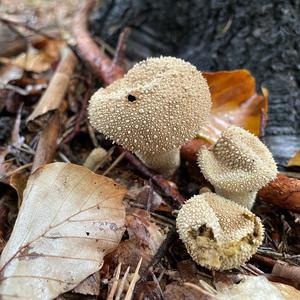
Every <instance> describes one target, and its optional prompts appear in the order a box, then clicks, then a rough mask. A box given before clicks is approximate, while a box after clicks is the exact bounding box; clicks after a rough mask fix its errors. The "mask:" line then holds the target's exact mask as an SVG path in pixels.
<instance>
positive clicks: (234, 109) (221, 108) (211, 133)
mask: <svg viewBox="0 0 300 300" xmlns="http://www.w3.org/2000/svg"><path fill="white" fill-rule="evenodd" d="M203 75H204V77H205V78H206V80H207V83H208V85H209V89H210V92H211V96H212V102H213V105H212V111H211V114H210V117H209V122H208V124H207V125H206V126H205V127H204V128H203V129H202V130H201V131H200V133H199V137H201V138H204V139H205V140H207V141H209V142H210V143H214V142H216V140H217V139H218V138H219V137H220V135H221V132H222V131H223V130H224V129H226V128H227V127H228V126H230V125H231V124H235V125H237V126H240V127H243V128H245V129H247V130H249V131H251V132H252V133H253V134H255V135H259V134H260V127H261V119H262V114H263V116H264V118H266V113H267V90H266V89H264V90H263V91H264V95H258V94H257V93H256V86H255V78H254V77H253V76H251V74H250V72H249V71H247V70H234V71H220V72H214V73H203Z"/></svg>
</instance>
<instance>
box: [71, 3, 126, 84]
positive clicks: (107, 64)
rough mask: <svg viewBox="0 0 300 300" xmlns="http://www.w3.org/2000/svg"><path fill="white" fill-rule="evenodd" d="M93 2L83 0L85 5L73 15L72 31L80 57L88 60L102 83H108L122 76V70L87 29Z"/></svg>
mask: <svg viewBox="0 0 300 300" xmlns="http://www.w3.org/2000/svg"><path fill="white" fill-rule="evenodd" d="M95 4H96V1H95V0H87V1H85V5H84V6H83V8H82V9H81V10H80V11H79V12H78V13H77V15H76V16H75V19H74V24H73V32H74V36H75V38H76V42H77V47H78V49H79V51H80V54H81V56H82V58H83V59H84V60H85V61H87V62H88V64H89V65H90V66H91V68H92V70H93V71H94V72H95V74H96V75H97V76H98V77H99V78H100V79H101V80H102V81H103V83H104V84H105V85H109V84H110V83H112V82H114V81H115V80H116V79H119V78H122V77H123V75H124V70H123V68H121V67H119V66H117V65H116V64H113V62H112V60H111V59H110V58H109V57H108V56H107V55H106V54H105V53H104V52H103V51H102V50H100V49H99V47H98V46H97V44H96V43H95V41H94V40H93V39H92V37H91V35H90V33H89V31H88V17H89V15H90V13H91V11H92V9H93V8H94V6H95Z"/></svg>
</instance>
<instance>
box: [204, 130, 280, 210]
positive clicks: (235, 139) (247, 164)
mask: <svg viewBox="0 0 300 300" xmlns="http://www.w3.org/2000/svg"><path fill="white" fill-rule="evenodd" d="M198 164H199V167H200V169H201V171H202V173H203V175H204V177H205V178H206V179H207V180H208V181H209V182H210V183H211V184H212V185H213V186H214V188H215V191H216V193H217V194H219V195H221V196H223V197H225V198H228V199H230V200H232V201H235V202H237V203H238V204H240V205H243V206H245V207H247V208H248V209H251V208H252V206H253V203H254V201H255V198H256V194H257V192H258V190H259V189H261V188H262V187H263V186H265V185H266V184H268V183H269V182H270V181H272V180H273V179H275V178H276V175H277V167H276V163H275V161H274V159H273V156H272V154H271V152H270V151H269V150H268V148H267V147H266V146H265V145H264V144H263V143H262V142H261V141H260V140H259V139H258V138H257V137H256V136H254V135H253V134H252V133H250V132H248V131H247V130H245V129H242V128H240V127H237V126H230V127H228V128H227V129H226V130H224V131H223V133H222V136H221V137H220V139H219V140H218V141H217V142H216V144H215V145H214V146H213V147H212V149H211V150H208V149H202V150H200V151H199V153H198Z"/></svg>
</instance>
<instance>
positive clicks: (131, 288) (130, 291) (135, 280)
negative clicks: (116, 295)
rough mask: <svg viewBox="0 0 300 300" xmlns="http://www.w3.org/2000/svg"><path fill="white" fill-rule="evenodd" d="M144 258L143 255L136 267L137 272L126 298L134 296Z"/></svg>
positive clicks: (126, 299)
mask: <svg viewBox="0 0 300 300" xmlns="http://www.w3.org/2000/svg"><path fill="white" fill-rule="evenodd" d="M142 260H143V258H142V257H141V259H140V261H139V263H138V265H137V267H136V269H135V272H134V274H133V278H132V280H131V282H130V285H129V288H128V291H127V293H126V296H125V298H124V300H130V299H131V298H132V295H133V292H134V287H135V284H136V282H137V281H138V277H139V270H140V267H141V264H142Z"/></svg>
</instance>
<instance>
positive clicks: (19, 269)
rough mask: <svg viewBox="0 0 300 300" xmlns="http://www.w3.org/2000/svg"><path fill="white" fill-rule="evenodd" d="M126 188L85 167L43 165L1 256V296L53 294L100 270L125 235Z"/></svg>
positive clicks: (32, 179)
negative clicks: (123, 200) (105, 257)
mask: <svg viewBox="0 0 300 300" xmlns="http://www.w3.org/2000/svg"><path fill="white" fill-rule="evenodd" d="M125 193H126V189H125V188H124V187H122V186H120V185H118V184H117V183H115V182H114V181H113V180H111V179H109V178H107V177H104V176H100V175H96V174H94V173H93V172H91V171H90V170H88V169H87V168H85V167H82V166H78V165H74V164H65V163H53V164H49V165H45V166H44V167H41V168H39V169H37V171H35V172H34V173H33V174H32V175H31V176H30V177H29V179H28V183H27V187H26V189H25V191H24V195H23V202H22V206H21V209H20V212H19V215H18V218H17V221H16V224H15V227H14V229H13V232H12V235H11V237H10V239H9V241H8V243H7V245H6V247H5V248H4V250H3V253H2V256H1V261H0V270H1V279H0V298H1V299H14V298H18V299H19V298H22V299H32V300H34V299H53V298H56V297H57V296H58V295H60V294H61V293H64V292H66V291H68V290H71V289H72V288H74V287H75V286H77V285H78V284H79V283H80V282H81V281H83V280H84V279H85V278H87V277H88V276H89V275H91V274H93V273H95V272H96V271H98V270H99V269H100V268H101V267H102V264H103V257H104V256H105V255H106V254H107V253H109V252H111V251H113V250H114V249H115V248H116V247H117V246H118V244H119V242H120V240H121V237H122V235H123V231H124V223H125V209H124V206H123V204H122V199H123V197H124V195H125Z"/></svg>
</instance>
